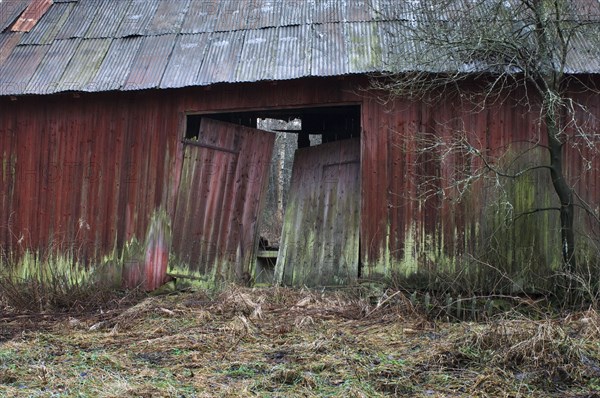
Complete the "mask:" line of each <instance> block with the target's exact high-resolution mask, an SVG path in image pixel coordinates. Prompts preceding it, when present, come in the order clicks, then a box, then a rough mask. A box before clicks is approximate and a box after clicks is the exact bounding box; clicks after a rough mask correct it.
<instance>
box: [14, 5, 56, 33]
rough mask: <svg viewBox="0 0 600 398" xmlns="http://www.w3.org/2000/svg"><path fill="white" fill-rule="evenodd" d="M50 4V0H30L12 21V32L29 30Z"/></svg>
mask: <svg viewBox="0 0 600 398" xmlns="http://www.w3.org/2000/svg"><path fill="white" fill-rule="evenodd" d="M51 5H52V0H31V2H30V3H29V5H28V6H27V8H26V9H25V11H23V13H22V14H21V16H20V17H19V19H17V21H16V22H15V23H14V25H13V26H12V28H11V30H12V31H13V32H29V31H30V30H31V29H32V28H33V27H34V26H35V25H36V24H37V23H38V21H39V20H40V18H42V17H43V16H44V14H45V13H46V11H47V10H48V9H49V8H50V6H51Z"/></svg>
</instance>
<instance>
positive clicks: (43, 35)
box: [20, 3, 74, 44]
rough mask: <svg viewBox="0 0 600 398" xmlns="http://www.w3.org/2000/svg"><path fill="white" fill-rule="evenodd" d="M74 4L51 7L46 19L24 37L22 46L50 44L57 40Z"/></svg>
mask: <svg viewBox="0 0 600 398" xmlns="http://www.w3.org/2000/svg"><path fill="white" fill-rule="evenodd" d="M73 7H74V4H73V3H60V4H56V5H55V6H54V7H51V8H50V9H49V10H48V12H47V13H46V15H45V16H44V18H43V19H42V20H41V21H40V22H39V23H38V24H37V25H35V27H34V28H33V29H31V30H30V31H29V33H25V34H24V35H23V39H22V40H21V43H20V44H50V43H52V41H53V40H54V39H55V38H56V35H57V33H58V30H59V29H60V28H61V27H62V26H63V24H64V23H65V22H66V20H67V18H68V17H69V14H70V13H71V10H72V9H73Z"/></svg>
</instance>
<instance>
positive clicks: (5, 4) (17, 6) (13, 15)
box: [0, 0, 30, 32]
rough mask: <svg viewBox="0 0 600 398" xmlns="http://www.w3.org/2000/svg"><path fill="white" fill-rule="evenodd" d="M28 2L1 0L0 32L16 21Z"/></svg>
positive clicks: (27, 0)
mask: <svg viewBox="0 0 600 398" xmlns="http://www.w3.org/2000/svg"><path fill="white" fill-rule="evenodd" d="M29 2H30V0H3V1H2V2H0V32H2V31H4V30H5V29H6V28H8V27H9V26H10V25H11V24H12V23H13V22H15V21H16V19H17V18H18V17H19V15H21V13H22V12H23V11H24V10H25V8H27V6H28V5H29Z"/></svg>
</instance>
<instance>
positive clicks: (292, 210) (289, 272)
mask: <svg viewBox="0 0 600 398" xmlns="http://www.w3.org/2000/svg"><path fill="white" fill-rule="evenodd" d="M359 224H360V142H359V140H357V139H352V140H344V141H334V142H330V143H327V144H322V145H318V146H315V147H308V148H302V149H298V150H297V151H296V155H295V158H294V168H293V171H292V181H291V186H290V193H289V198H288V206H287V207H286V210H285V220H284V224H283V231H282V237H281V247H280V252H279V256H278V258H277V267H276V271H275V272H276V279H277V280H278V281H279V282H280V283H284V284H290V285H296V286H302V285H307V286H327V285H343V284H346V283H348V282H350V281H353V280H356V278H358V258H359V253H358V243H359Z"/></svg>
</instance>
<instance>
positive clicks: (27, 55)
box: [0, 46, 50, 95]
mask: <svg viewBox="0 0 600 398" xmlns="http://www.w3.org/2000/svg"><path fill="white" fill-rule="evenodd" d="M49 47H50V46H17V47H15V49H14V50H13V52H12V53H11V55H10V57H9V58H8V59H7V60H6V62H4V64H2V66H0V95H13V94H14V95H16V94H21V93H24V92H25V89H26V88H27V84H28V83H29V80H30V79H31V76H33V74H34V73H35V70H36V69H37V67H38V65H39V64H40V61H41V60H42V58H43V57H44V54H45V53H46V51H48V48H49Z"/></svg>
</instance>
